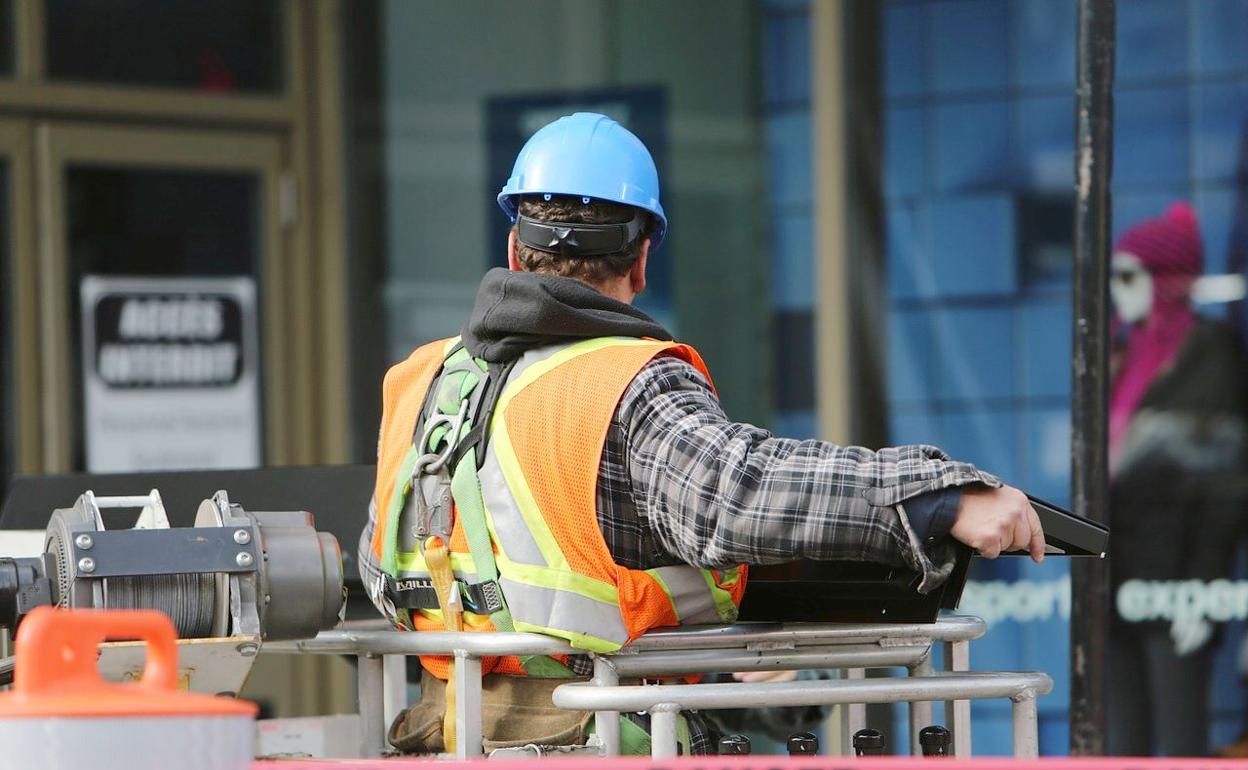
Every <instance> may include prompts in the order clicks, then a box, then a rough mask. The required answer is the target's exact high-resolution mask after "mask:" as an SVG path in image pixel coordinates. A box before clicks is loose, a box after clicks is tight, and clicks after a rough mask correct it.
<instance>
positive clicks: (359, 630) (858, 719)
mask: <svg viewBox="0 0 1248 770" xmlns="http://www.w3.org/2000/svg"><path fill="white" fill-rule="evenodd" d="M985 631H986V626H985V624H984V622H983V621H982V620H979V619H978V618H969V617H956V616H955V617H949V618H942V619H940V620H938V621H937V622H936V623H932V624H897V625H887V624H861V625H853V624H822V623H798V624H772V623H766V624H763V623H759V624H751V623H742V624H737V625H733V626H714V627H704V628H681V629H672V630H664V631H657V632H653V633H650V634H646V635H645V636H643V637H641V638H639V639H637V640H636V641H634V642H633V643H632V644H630V645H629V646H628V647H626V648H625V649H623V650H620V651H619V652H617V653H614V654H611V655H593V656H591V657H592V658H593V659H594V677H593V679H592V680H591V681H589V682H585V683H569V684H567V685H564V686H562V687H560V688H558V689H557V690H556V693H557V695H556V705H558V706H560V707H562V708H572V709H576V710H593V711H595V712H596V717H597V718H596V720H595V722H596V725H597V729H598V738H599V740H600V741H601V743H602V748H603V753H604V754H606V755H608V756H611V755H616V754H618V753H619V714H620V712H621V711H638V710H645V711H649V712H650V713H651V719H652V724H653V725H654V727H653V728H652V729H653V731H654V739H653V741H652V745H653V747H654V751H655V754H654V756H671V754H669V753H667V752H674V750H675V749H674V746H675V733H674V730H675V714H676V712H678V711H679V710H680V709H681V708H707V709H712V708H735V707H739V706H740V705H741V704H742V703H750V704H751V705H782V706H800V705H830V704H846V705H847V715H846V718H845V719H843V720H842V724H841V732H842V735H841V738H842V740H841V745H842V747H843V749H845V750H849V746H850V740H849V738H850V736H851V735H852V734H853V732H854V731H856V730H857V729H859V728H861V727H863V726H865V722H866V705H865V704H867V703H899V702H908V703H909V704H910V735H911V745H912V751H913V753H916V754H917V753H918V741H917V734H918V731H919V729H920V728H922V727H923V726H925V725H927V724H930V723H931V721H932V705H931V702H932V701H933V700H943V701H945V720H946V725H947V726H948V727H949V729H950V731H951V732H952V733H953V738H954V744H953V753H954V754H955V755H958V756H969V754H970V745H971V744H970V738H971V734H970V700H972V699H978V698H1010V699H1011V700H1013V701H1014V703H1015V754H1016V755H1017V756H1035V755H1036V747H1037V740H1036V720H1035V697H1036V696H1037V695H1042V694H1045V693H1047V692H1048V691H1049V690H1050V689H1051V687H1052V680H1050V679H1049V677H1048V676H1046V675H1044V674H1034V673H1033V674H1012V673H1011V674H992V673H977V674H969V673H966V672H967V669H968V668H969V657H970V656H969V644H970V642H971V641H972V640H974V639H978V638H979V637H981V636H983V634H984V633H985ZM936 643H940V644H943V645H944V647H945V654H944V663H945V669H946V671H947V672H949V673H947V674H939V675H938V674H935V673H934V671H933V669H932V658H931V649H932V645H933V644H936ZM264 651H265V652H283V653H307V654H321V655H355V656H357V658H358V660H359V678H358V687H359V702H360V721H361V727H362V732H363V746H362V750H363V754H364V755H365V756H377V755H379V754H381V753H382V752H383V751H385V749H386V738H385V734H386V720H385V714H384V711H385V706H384V704H383V700H382V699H383V693H384V692H385V691H386V689H387V688H386V679H387V677H388V676H389V675H390V672H393V671H395V670H396V669H395V667H393V666H386V665H385V663H386V659H387V658H393V656H406V655H450V656H452V657H453V658H454V665H455V668H456V681H457V682H458V686H459V688H460V691H459V693H458V696H457V698H456V707H457V711H456V727H457V730H456V733H457V735H458V737H459V738H458V744H459V745H457V746H456V747H455V749H454V752H455V756H456V757H458V758H468V757H472V756H479V755H480V754H481V753H482V740H481V734H482V725H481V697H482V696H481V658H482V657H493V656H499V655H571V654H577V655H580V654H585V653H584V651H583V650H577V649H573V648H572V647H570V646H569V645H567V644H566V643H564V642H562V641H559V640H557V639H554V638H551V637H548V636H543V635H540V634H528V633H501V632H495V633H489V634H480V633H450V632H421V633H418V634H417V633H407V632H401V631H393V630H383V629H381V628H378V627H377V624H372V623H370V624H362V625H361V626H353V627H347V628H342V629H336V630H333V631H325V632H322V633H321V634H319V635H318V636H317V637H316V638H314V639H306V640H302V641H294V642H274V643H268V644H265V645H264ZM884 667H905V668H906V669H907V670H908V672H909V674H910V675H909V677H892V678H882V679H870V680H867V679H865V678H864V677H865V670H866V669H868V668H884ZM827 668H832V669H840V670H841V671H842V676H843V677H844V678H843V679H841V680H829V681H817V682H791V683H757V684H747V683H726V684H699V685H648V686H636V685H625V686H621V685H620V679H621V677H656V676H667V675H673V674H696V673H714V672H722V671H778V670H802V669H827ZM397 670H398V671H402V667H401V666H400V667H398V669H397ZM395 684H401V683H392V686H391V687H390V689H391V690H398V691H401V690H402V688H401V686H400V687H395V686H394V685H395ZM707 688H718V689H707ZM724 688H727V689H724ZM565 704H567V705H565ZM586 704H590V705H586ZM637 704H645V705H637ZM710 704H718V705H710ZM669 728H670V731H669ZM669 738H670V740H669Z"/></svg>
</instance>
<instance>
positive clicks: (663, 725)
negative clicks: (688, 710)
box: [650, 703, 680, 759]
mask: <svg viewBox="0 0 1248 770" xmlns="http://www.w3.org/2000/svg"><path fill="white" fill-rule="evenodd" d="M678 714H680V705H679V704H676V703H659V704H657V705H656V706H655V707H654V708H652V709H650V757H651V758H652V759H669V758H671V757H674V756H676V755H677V754H679V753H680V749H679V747H678V746H677V743H676V717H677V715H678Z"/></svg>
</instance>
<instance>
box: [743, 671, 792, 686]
mask: <svg viewBox="0 0 1248 770" xmlns="http://www.w3.org/2000/svg"><path fill="white" fill-rule="evenodd" d="M732 678H733V679H736V680H737V681H738V682H750V683H751V684H757V683H758V682H792V681H793V680H794V679H796V678H797V672H796V671H742V672H738V673H736V674H733V675H732Z"/></svg>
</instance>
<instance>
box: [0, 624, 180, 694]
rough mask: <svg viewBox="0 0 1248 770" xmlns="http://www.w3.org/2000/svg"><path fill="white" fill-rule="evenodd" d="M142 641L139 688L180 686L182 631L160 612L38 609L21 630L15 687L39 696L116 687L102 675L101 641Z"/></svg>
mask: <svg viewBox="0 0 1248 770" xmlns="http://www.w3.org/2000/svg"><path fill="white" fill-rule="evenodd" d="M133 639H141V640H143V641H145V642H147V662H146V664H145V665H144V667H143V676H142V677H141V678H140V679H139V681H138V682H136V683H135V684H134V685H132V686H134V687H141V688H144V689H147V690H154V691H163V690H174V689H176V687H177V681H178V645H177V639H178V633H177V630H176V629H175V628H174V627H173V621H171V620H169V618H168V617H167V616H166V615H165V614H164V613H162V612H157V611H156V610H58V609H54V608H52V607H38V608H36V609H35V610H32V611H31V613H30V614H29V615H27V616H26V619H25V620H24V621H22V625H21V628H19V629H18V631H17V642H16V644H15V649H16V652H17V667H16V670H15V671H14V672H13V688H14V690H16V691H17V692H22V693H27V694H33V693H37V692H49V691H53V690H61V689H64V688H66V687H72V688H74V689H82V690H87V689H96V688H100V687H113V686H115V685H110V684H108V683H106V682H105V681H104V679H103V678H101V677H100V672H99V668H98V667H97V663H96V658H97V655H98V648H99V644H100V642H104V641H108V640H133Z"/></svg>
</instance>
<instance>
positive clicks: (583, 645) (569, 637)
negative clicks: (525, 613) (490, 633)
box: [516, 620, 624, 652]
mask: <svg viewBox="0 0 1248 770" xmlns="http://www.w3.org/2000/svg"><path fill="white" fill-rule="evenodd" d="M516 630H517V631H528V632H530V633H534V634H546V635H547V636H554V637H557V638H559V639H564V640H566V641H567V643H568V644H570V645H572V646H573V647H575V648H576V649H578V650H585V651H586V652H617V651H618V650H620V649H621V648H622V647H623V646H624V645H623V644H616V643H615V642H612V641H609V640H607V639H599V638H598V637H596V636H590V635H589V634H578V633H576V632H575V631H564V630H563V629H559V628H547V627H545V626H539V625H534V624H533V623H525V622H524V621H523V620H517V621H516Z"/></svg>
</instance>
